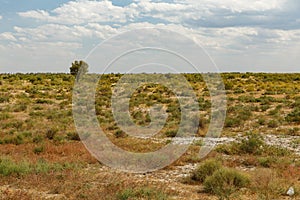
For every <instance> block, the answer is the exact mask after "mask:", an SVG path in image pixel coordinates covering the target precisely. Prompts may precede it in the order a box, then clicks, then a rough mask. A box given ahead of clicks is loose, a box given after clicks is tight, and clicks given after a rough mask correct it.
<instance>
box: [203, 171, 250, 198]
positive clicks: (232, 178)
mask: <svg viewBox="0 0 300 200" xmlns="http://www.w3.org/2000/svg"><path fill="white" fill-rule="evenodd" d="M249 183H250V180H249V178H248V177H246V176H245V175H243V174H241V173H239V172H238V171H237V170H234V169H229V168H221V169H219V170H217V171H215V172H214V173H213V175H212V176H209V177H207V178H206V179H205V181H204V183H203V184H204V189H205V191H206V192H208V193H212V194H215V195H217V196H218V197H219V199H229V198H230V196H231V195H232V194H233V193H235V192H236V191H238V190H239V189H240V188H243V187H246V186H247V185H248V184H249Z"/></svg>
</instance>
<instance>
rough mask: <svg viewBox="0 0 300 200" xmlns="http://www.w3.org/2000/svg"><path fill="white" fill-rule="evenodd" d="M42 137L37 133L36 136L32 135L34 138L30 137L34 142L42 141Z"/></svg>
mask: <svg viewBox="0 0 300 200" xmlns="http://www.w3.org/2000/svg"><path fill="white" fill-rule="evenodd" d="M43 139H44V138H43V137H42V136H41V135H37V136H34V138H33V139H32V141H33V142H34V143H40V142H42V141H43Z"/></svg>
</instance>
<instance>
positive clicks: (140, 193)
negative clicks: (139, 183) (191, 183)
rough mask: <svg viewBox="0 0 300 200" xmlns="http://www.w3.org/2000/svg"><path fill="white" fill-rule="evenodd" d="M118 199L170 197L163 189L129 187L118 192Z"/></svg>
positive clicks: (160, 199)
mask: <svg viewBox="0 0 300 200" xmlns="http://www.w3.org/2000/svg"><path fill="white" fill-rule="evenodd" d="M116 199H118V200H127V199H128V200H129V199H156V200H166V199H169V198H168V196H167V195H166V194H164V193H163V192H162V191H159V190H156V189H152V188H128V189H124V190H122V191H120V192H118V193H117V195H116Z"/></svg>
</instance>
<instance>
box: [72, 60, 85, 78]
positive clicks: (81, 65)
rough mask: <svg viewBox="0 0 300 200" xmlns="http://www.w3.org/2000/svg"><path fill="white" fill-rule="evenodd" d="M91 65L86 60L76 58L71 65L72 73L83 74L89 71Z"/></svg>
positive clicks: (75, 74)
mask: <svg viewBox="0 0 300 200" xmlns="http://www.w3.org/2000/svg"><path fill="white" fill-rule="evenodd" d="M88 68H89V65H88V64H87V63H86V62H84V61H82V60H81V61H77V60H75V61H74V62H73V63H72V66H71V67H70V73H71V74H72V75H74V76H77V75H83V74H86V73H87V72H88Z"/></svg>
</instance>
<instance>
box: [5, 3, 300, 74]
mask: <svg viewBox="0 0 300 200" xmlns="http://www.w3.org/2000/svg"><path fill="white" fill-rule="evenodd" d="M0 3H1V7H0V72H68V67H69V65H70V63H71V62H72V61H73V60H75V59H82V58H84V57H85V56H86V55H87V54H88V53H89V52H90V50H91V49H93V48H94V47H95V45H97V44H98V43H100V42H102V41H104V40H105V39H107V38H109V37H112V36H114V35H117V34H120V33H121V32H124V31H130V30H133V29H136V28H143V27H154V28H156V27H157V28H164V29H168V30H174V31H176V32H182V33H184V34H185V35H186V36H187V37H189V38H191V39H192V40H194V41H197V42H198V43H200V44H201V46H202V47H203V48H204V49H205V50H206V51H207V52H208V53H209V55H210V56H211V57H212V59H213V60H214V62H215V63H216V64H217V66H218V67H219V69H220V70H221V71H241V72H244V71H256V72H259V71H264V72H300V70H299V69H300V68H299V64H300V62H299V59H298V57H299V53H300V12H299V10H300V1H298V0H239V1H235V0H223V1H219V0H116V1H108V0H104V1H94V0H93V1H90V0H72V1H68V0H43V1H41V0H27V1H23V0H0ZM157 40H158V41H156V42H159V39H157ZM160 42H161V43H163V41H160ZM180 45H182V46H180V48H182V49H184V48H187V47H186V46H185V45H184V44H180Z"/></svg>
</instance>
